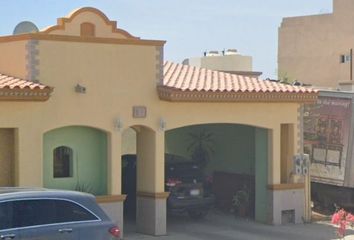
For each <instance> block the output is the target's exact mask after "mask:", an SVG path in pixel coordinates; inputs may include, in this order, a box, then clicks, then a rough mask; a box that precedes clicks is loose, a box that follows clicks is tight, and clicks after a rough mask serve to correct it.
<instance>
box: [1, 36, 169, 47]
mask: <svg viewBox="0 0 354 240" xmlns="http://www.w3.org/2000/svg"><path fill="white" fill-rule="evenodd" d="M23 40H47V41H62V42H84V43H103V44H121V45H141V46H163V45H164V44H165V43H166V41H159V40H142V39H118V38H100V37H80V36H68V35H55V34H45V33H27V34H21V35H11V36H3V37H0V43H1V42H11V41H23Z"/></svg>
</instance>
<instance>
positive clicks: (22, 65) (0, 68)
mask: <svg viewBox="0 0 354 240" xmlns="http://www.w3.org/2000/svg"><path fill="white" fill-rule="evenodd" d="M28 42H29V41H28V40H21V41H13V42H2V41H1V39H0V73H2V74H6V75H9V76H16V77H19V78H23V79H25V78H26V77H27V75H28V68H27V67H28V66H27V60H28V59H26V56H28V48H27V44H28Z"/></svg>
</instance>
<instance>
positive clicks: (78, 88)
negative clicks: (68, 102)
mask: <svg viewBox="0 0 354 240" xmlns="http://www.w3.org/2000/svg"><path fill="white" fill-rule="evenodd" d="M75 92H77V93H86V87H84V86H82V85H80V84H76V86H75Z"/></svg>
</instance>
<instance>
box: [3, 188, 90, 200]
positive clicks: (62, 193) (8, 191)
mask: <svg viewBox="0 0 354 240" xmlns="http://www.w3.org/2000/svg"><path fill="white" fill-rule="evenodd" d="M14 196H15V197H63V198H77V197H85V196H86V197H87V196H91V197H93V196H92V195H91V194H88V193H82V192H75V191H69V190H56V189H47V188H31V187H0V199H2V198H4V197H14Z"/></svg>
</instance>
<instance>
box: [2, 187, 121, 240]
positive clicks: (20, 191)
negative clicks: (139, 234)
mask: <svg viewBox="0 0 354 240" xmlns="http://www.w3.org/2000/svg"><path fill="white" fill-rule="evenodd" d="M119 237H120V230H119V228H118V227H117V226H116V225H115V224H114V223H113V222H112V221H111V220H110V219H109V217H108V216H107V215H106V214H105V213H104V211H103V210H102V209H101V208H100V207H99V206H98V204H97V203H96V199H95V197H94V196H93V195H90V194H86V193H80V192H74V191H62V190H50V189H36V188H0V239H1V240H9V239H21V240H22V239H24V240H26V239H31V240H34V239H36V240H51V239H56V240H58V239H66V240H71V239H72V240H81V239H82V240H84V239H85V240H97V239H100V240H113V239H119Z"/></svg>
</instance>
